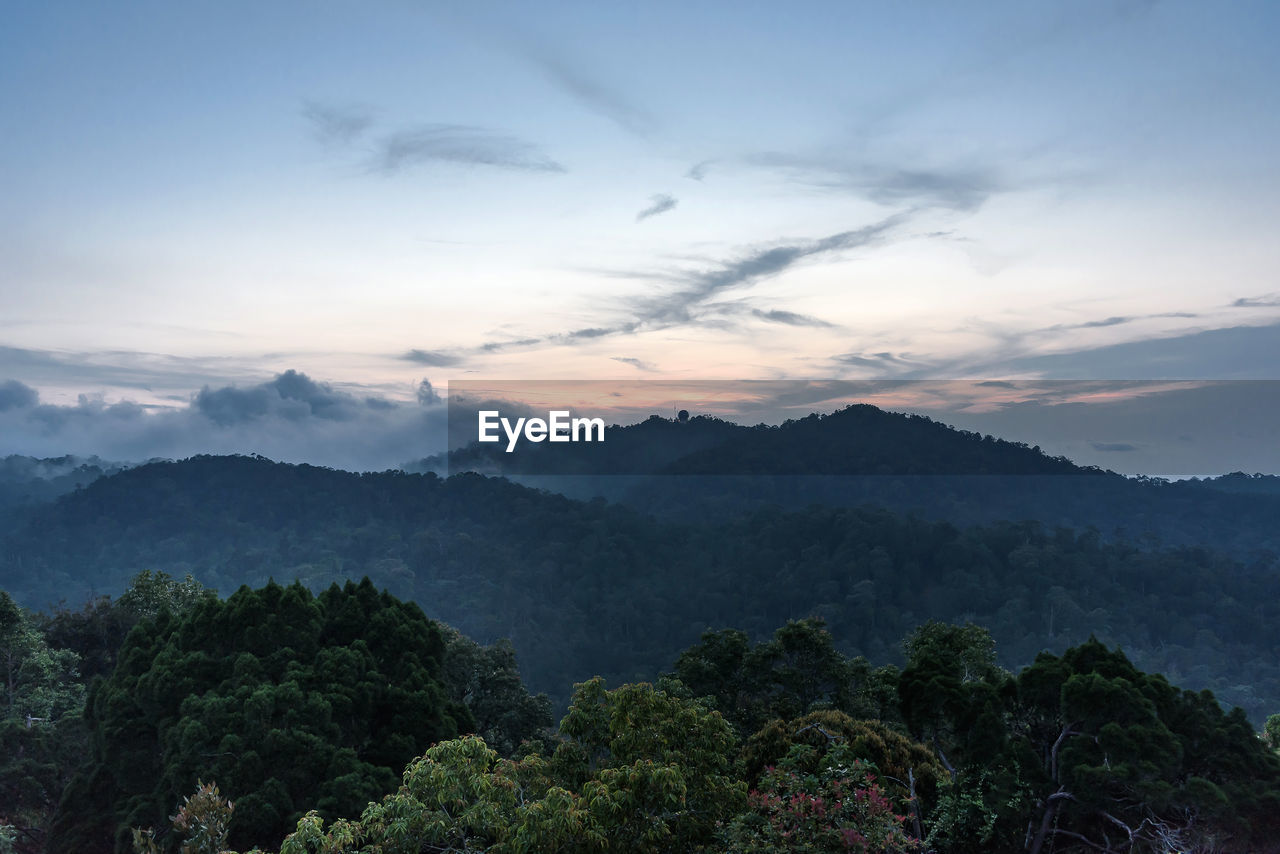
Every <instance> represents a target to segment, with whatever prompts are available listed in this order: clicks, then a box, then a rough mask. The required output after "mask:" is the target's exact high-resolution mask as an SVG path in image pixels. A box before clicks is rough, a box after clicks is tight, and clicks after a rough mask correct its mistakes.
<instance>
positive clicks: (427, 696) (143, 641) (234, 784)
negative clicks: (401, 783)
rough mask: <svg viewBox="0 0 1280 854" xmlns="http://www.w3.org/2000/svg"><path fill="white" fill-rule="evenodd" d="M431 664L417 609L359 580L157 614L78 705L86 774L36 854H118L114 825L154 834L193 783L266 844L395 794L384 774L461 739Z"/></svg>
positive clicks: (435, 644)
mask: <svg viewBox="0 0 1280 854" xmlns="http://www.w3.org/2000/svg"><path fill="white" fill-rule="evenodd" d="M443 658H444V641H443V639H442V637H441V634H440V631H439V629H438V628H437V627H436V626H435V625H434V624H432V623H431V622H430V621H429V620H427V619H426V617H425V616H424V615H423V614H422V612H421V610H420V609H418V607H417V606H416V605H411V604H406V603H403V602H400V601H398V600H396V599H395V598H393V597H391V596H390V595H389V594H386V593H381V594H380V593H379V592H378V591H377V590H376V589H375V588H374V587H373V585H372V584H371V583H369V582H368V580H366V581H364V582H362V583H361V584H359V585H356V584H352V583H348V584H347V585H346V586H345V587H341V588H340V587H337V586H336V585H335V586H333V587H331V588H329V589H328V590H326V591H324V592H323V593H321V594H320V595H319V596H313V595H312V594H311V593H309V592H308V591H307V590H306V589H305V588H303V587H302V586H301V585H298V584H294V585H292V586H290V587H287V588H286V587H280V586H278V585H274V584H270V585H268V586H267V587H265V588H263V589H261V590H256V591H255V590H250V589H248V588H247V587H246V588H242V589H241V590H239V591H238V592H236V593H235V594H233V595H232V596H231V597H229V598H228V599H227V600H225V601H218V600H216V599H209V598H205V597H203V596H201V597H200V601H199V602H198V604H196V605H195V606H193V607H192V608H191V610H190V611H188V612H187V613H186V614H185V615H180V616H177V615H174V614H173V613H172V612H171V611H169V610H168V609H161V610H160V611H159V612H158V615H157V617H156V619H155V620H154V621H144V622H142V623H140V624H139V625H138V626H137V627H135V629H134V630H133V631H132V632H131V633H130V634H129V636H128V639H127V640H126V641H125V644H124V647H123V648H122V649H121V651H120V655H119V661H118V664H117V667H116V669H115V672H114V673H113V674H112V676H111V677H110V679H108V680H106V681H105V682H99V683H96V684H95V686H94V688H93V690H92V691H91V693H90V697H89V702H88V706H87V709H86V717H87V720H88V722H89V726H90V731H91V757H90V764H89V766H88V767H87V768H86V769H85V771H83V772H82V773H81V774H79V775H78V776H77V777H76V779H75V780H73V781H72V783H71V785H70V786H69V787H68V789H67V791H66V794H65V795H64V798H63V802H62V806H61V807H60V808H59V812H58V815H57V816H56V818H55V821H54V824H53V830H52V833H51V837H50V850H52V851H78V852H79V851H95V850H102V849H103V840H111V839H113V838H114V840H115V848H116V850H118V851H124V850H127V847H128V842H129V840H128V838H127V828H129V827H134V826H156V825H159V824H161V823H162V822H163V818H164V816H165V814H166V810H167V808H168V805H170V804H172V803H175V802H176V801H177V799H178V798H179V797H180V796H181V794H182V793H183V792H184V791H190V787H191V786H192V785H193V784H194V783H195V781H196V778H197V777H198V776H203V777H209V776H212V777H214V778H215V779H217V780H219V781H220V783H222V785H224V786H226V788H227V790H228V791H230V792H233V793H234V794H235V796H236V811H235V815H234V817H233V819H232V821H231V827H230V838H231V842H232V843H233V844H236V845H245V844H250V843H254V842H264V841H269V840H272V839H279V838H280V837H281V836H283V835H284V832H285V831H286V830H287V829H288V828H290V827H292V826H293V825H294V824H295V823H296V822H297V820H298V818H299V817H300V816H301V815H303V813H304V812H305V810H306V808H307V807H315V808H317V809H318V810H320V812H321V813H323V814H326V815H339V814H344V813H345V814H355V813H358V812H359V810H360V809H361V808H362V807H363V805H364V804H365V803H367V802H369V801H371V800H375V799H376V798H378V797H379V796H380V795H382V794H383V793H385V792H387V791H389V790H391V789H393V788H394V786H395V771H394V770H393V769H397V768H401V767H403V766H404V764H405V763H406V762H407V761H408V759H409V758H410V757H412V756H415V755H417V754H419V753H420V752H421V751H422V750H423V749H424V748H425V747H426V746H427V745H429V744H431V743H432V742H435V741H437V740H439V739H441V738H447V737H451V736H453V735H455V734H456V733H457V732H458V731H459V730H460V729H469V728H470V727H471V720H470V716H469V715H468V713H467V711H466V709H465V707H460V706H457V705H455V704H451V703H449V702H448V700H447V699H446V697H445V689H444V686H443V685H442V681H441V680H442V676H443V670H442V661H443ZM163 844H164V847H166V848H167V849H168V850H174V848H175V846H174V845H173V844H172V843H171V842H164V843H163Z"/></svg>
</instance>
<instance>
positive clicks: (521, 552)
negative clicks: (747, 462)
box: [0, 457, 1280, 734]
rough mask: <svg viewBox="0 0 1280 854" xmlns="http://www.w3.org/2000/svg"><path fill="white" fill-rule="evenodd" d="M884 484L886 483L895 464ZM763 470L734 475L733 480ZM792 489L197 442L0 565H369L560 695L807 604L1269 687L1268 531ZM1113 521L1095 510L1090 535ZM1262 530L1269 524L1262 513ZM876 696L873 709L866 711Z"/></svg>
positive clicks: (880, 640)
mask: <svg viewBox="0 0 1280 854" xmlns="http://www.w3.org/2000/svg"><path fill="white" fill-rule="evenodd" d="M791 480H796V479H794V478H793V479H791ZM976 480H978V481H980V483H981V484H983V486H982V489H983V491H982V493H981V494H980V495H971V496H968V497H963V496H960V497H955V498H954V501H955V502H960V503H961V504H963V505H964V506H966V507H971V506H977V505H981V506H984V507H985V506H986V505H987V504H988V503H991V502H995V501H997V500H999V501H1004V500H1005V499H1004V498H1001V496H1004V495H1007V494H1015V495H1017V496H1020V497H1019V498H1018V500H1017V501H1014V506H1013V507H1011V509H1010V512H1011V513H1013V512H1015V511H1016V513H1017V514H1019V516H1023V515H1030V514H1033V513H1035V512H1036V511H1035V510H1034V509H1033V505H1032V503H1031V499H1030V498H1027V497H1026V496H1025V495H1024V493H1025V492H1026V491H1027V490H1029V489H1031V487H1030V486H1028V485H1027V484H1026V483H1024V481H1035V482H1036V483H1039V484H1040V485H1039V486H1037V487H1035V488H1036V489H1039V490H1040V491H1041V492H1043V493H1045V494H1048V495H1052V494H1056V493H1057V492H1059V491H1064V490H1071V489H1077V488H1084V487H1082V486H1080V485H1079V483H1080V482H1086V481H1087V482H1090V483H1092V482H1095V481H1096V482H1098V483H1101V482H1103V481H1107V482H1110V481H1111V478H1108V477H1104V476H1087V477H1073V476H1053V477H1050V478H1049V482H1047V483H1042V482H1040V481H1039V480H1037V478H1035V477H1022V478H1019V477H1011V478H1005V479H1001V478H1000V477H999V476H995V475H993V476H990V477H987V478H985V479H982V478H979V479H976ZM698 482H699V483H701V482H702V481H698ZM879 482H881V483H883V484H886V485H885V486H884V487H883V488H884V489H886V490H887V491H889V492H892V491H893V489H894V488H896V487H893V488H891V486H890V485H889V484H891V483H898V481H896V480H895V479H893V478H880V481H879ZM1117 482H1118V484H1119V485H1118V486H1117V487H1116V488H1121V487H1122V490H1121V491H1122V492H1125V496H1124V497H1123V499H1116V500H1115V501H1114V502H1112V505H1114V504H1117V503H1118V504H1119V505H1121V506H1122V507H1129V506H1131V505H1135V504H1136V503H1140V502H1138V501H1137V499H1136V498H1133V496H1128V495H1127V491H1128V490H1130V489H1131V488H1132V489H1141V490H1147V491H1152V490H1155V491H1156V492H1159V493H1160V494H1161V495H1164V494H1165V493H1164V487H1162V486H1158V485H1153V484H1146V485H1142V484H1130V482H1129V481H1125V480H1124V479H1122V478H1120V479H1117ZM912 483H914V481H908V482H905V483H903V484H902V486H903V488H904V489H905V490H907V491H906V493H904V494H906V495H908V496H912V495H916V494H917V493H916V492H913V491H912V490H914V489H915V487H913V486H911V484H912ZM930 483H932V481H930ZM758 488H759V489H764V487H763V486H761V485H760V484H759V483H757V482H756V481H754V480H753V481H749V482H747V483H745V484H743V485H742V489H743V490H745V491H746V492H747V494H750V495H757V494H758V492H757V489H758ZM797 488H799V487H797ZM922 488H923V487H922ZM975 488H976V487H975ZM694 489H696V485H689V484H686V483H684V482H683V481H675V480H671V479H668V480H665V481H663V498H664V500H665V502H666V503H667V504H668V505H673V506H678V505H679V504H680V502H681V500H682V496H683V495H684V493H685V492H686V491H687V490H694ZM1032 491H1034V490H1032ZM925 492H926V493H927V490H925ZM1175 492H1176V490H1175ZM1194 492H1195V495H1203V496H1207V497H1208V498H1215V497H1225V498H1239V499H1240V500H1243V501H1246V502H1247V501H1259V500H1261V497H1257V496H1230V495H1227V494H1226V493H1221V492H1216V491H1213V490H1205V489H1203V488H1198V489H1196V490H1195V491H1194ZM1173 494H1174V493H1173V492H1170V493H1169V495H1173ZM810 500H811V499H808V498H806V499H804V501H803V502H802V503H801V504H800V505H799V508H798V509H796V510H795V511H786V510H783V509H778V508H776V507H775V508H764V507H761V508H760V509H749V510H742V509H741V508H739V509H737V510H733V511H732V512H726V513H724V514H720V515H718V516H711V517H708V516H706V515H702V516H699V515H696V514H693V513H686V514H683V515H681V516H680V517H679V518H678V519H675V520H670V519H668V520H667V521H664V520H663V519H658V518H653V517H651V516H648V515H643V514H640V513H636V512H632V511H630V510H628V509H626V508H625V507H619V506H613V505H607V504H604V503H603V502H577V501H571V500H568V499H566V498H564V497H561V496H556V495H549V494H546V493H540V492H537V491H534V490H531V489H526V488H522V487H519V486H516V485H515V484H512V483H508V482H505V481H502V480H496V479H489V478H482V477H479V476H476V475H461V476H455V477H452V478H449V479H448V480H441V479H439V478H436V477H434V476H419V475H407V474H403V473H396V472H384V473H380V474H365V475H356V474H351V473H348V472H338V471H331V470H326V469H319V468H315V467H309V466H289V465H283V464H275V463H271V462H269V461H266V460H261V459H253V458H247V457H204V458H195V459H192V460H187V461H184V462H180V463H157V464H152V465H146V466H140V467H138V468H136V469H130V470H128V471H125V472H121V473H119V474H117V475H113V476H111V477H106V478H102V479H99V480H97V481H95V482H94V483H92V484H91V485H90V486H88V487H87V488H85V489H83V490H79V491H77V492H74V493H71V494H68V495H65V496H63V497H62V498H60V499H58V501H56V502H54V503H53V504H49V505H46V506H45V507H43V508H42V509H41V510H40V511H39V512H38V514H37V517H36V518H33V519H32V520H31V522H30V523H29V524H28V525H26V526H24V527H22V528H20V529H19V530H18V531H16V532H14V533H13V534H11V535H10V536H9V537H8V538H7V539H6V540H5V543H4V546H3V547H2V548H0V587H4V588H5V589H8V590H10V591H11V592H12V593H13V594H14V596H15V598H16V599H18V600H19V601H21V602H24V603H27V604H33V605H34V604H38V603H44V602H47V601H50V600H56V599H58V598H64V597H65V598H66V599H68V600H70V601H79V600H81V599H83V598H85V597H87V596H88V595H89V593H90V592H91V591H92V590H94V589H97V590H123V589H124V588H125V587H126V585H127V584H128V582H129V579H130V578H131V577H133V576H134V575H135V574H136V573H137V572H138V570H139V569H141V568H150V569H152V570H153V571H163V572H166V573H169V574H171V575H172V576H173V577H175V578H183V577H184V576H185V575H186V574H187V573H190V574H191V575H192V576H193V577H195V578H197V579H199V580H200V582H201V583H203V584H206V585H209V586H211V587H215V588H220V589H222V590H224V591H231V590H235V589H236V588H237V587H239V586H240V585H241V584H246V583H247V584H250V585H251V586H255V587H258V586H262V585H264V584H265V583H266V582H267V581H268V579H269V578H271V577H275V578H279V579H288V580H292V579H295V578H297V579H300V580H301V581H302V582H303V583H304V584H306V585H308V586H309V587H310V588H312V589H314V590H319V589H323V588H324V587H326V586H327V585H329V584H330V583H332V582H334V581H339V582H340V581H343V580H345V579H348V578H359V577H361V576H364V575H368V576H369V577H370V578H372V579H373V580H374V581H375V583H377V584H378V585H379V586H381V587H385V588H386V589H388V590H390V591H391V592H393V593H394V594H395V595H397V596H399V597H401V598H406V599H413V600H415V601H417V602H419V603H422V605H423V607H425V608H427V609H429V613H430V615H431V616H432V617H433V618H437V619H440V620H442V621H444V622H446V623H448V624H449V625H452V626H455V627H456V628H457V629H458V630H459V631H461V632H462V633H463V634H465V635H466V636H468V637H471V638H474V639H475V640H477V641H478V642H480V643H482V644H489V643H493V642H494V641H495V640H496V639H497V638H500V637H506V638H509V639H510V641H511V643H512V644H513V645H514V646H515V648H516V649H519V650H520V654H521V667H522V671H523V674H524V676H525V681H526V684H528V685H529V687H530V690H532V691H534V692H535V693H536V692H540V691H541V692H546V693H548V694H549V696H550V697H551V699H552V701H553V705H554V706H560V707H563V706H564V705H565V704H566V703H567V700H568V693H569V690H568V687H569V686H570V685H572V684H573V682H575V681H577V680H580V679H581V678H582V676H583V675H584V674H593V673H598V674H600V675H602V676H605V677H606V678H607V679H609V680H610V682H611V684H619V683H622V682H628V681H634V680H636V679H644V678H653V677H654V676H655V675H656V674H657V673H659V672H660V670H661V669H662V668H664V667H668V666H670V663H671V662H672V661H673V660H674V658H675V657H676V656H677V655H678V654H679V652H680V651H681V650H682V649H685V648H686V647H688V646H689V645H690V644H692V643H694V642H696V641H697V639H698V636H699V635H700V634H701V633H702V632H703V631H705V630H706V629H707V628H708V627H709V626H711V627H716V628H723V627H725V626H734V627H736V628H737V629H739V630H741V631H743V632H745V633H746V636H747V640H748V646H750V645H751V643H752V642H754V641H758V640H767V639H769V638H770V637H771V635H772V633H773V631H774V630H775V629H776V628H777V627H778V626H781V625H783V624H785V622H786V621H787V620H789V619H795V618H798V617H806V616H807V617H822V618H824V619H825V620H826V624H827V626H828V627H829V629H830V631H831V635H832V643H833V644H834V646H835V648H836V649H838V650H840V651H841V652H842V653H844V654H846V655H863V656H865V657H867V658H868V659H869V660H871V661H875V662H877V663H881V664H889V663H898V664H901V663H902V662H903V660H904V659H903V657H902V652H901V650H900V648H899V647H898V645H897V643H898V639H900V638H901V637H903V636H904V635H906V634H907V633H908V632H910V631H911V630H912V629H914V628H915V627H916V626H918V625H919V624H921V623H923V622H926V621H928V620H929V619H935V620H939V621H942V622H947V623H950V622H955V621H964V620H966V619H968V620H972V621H974V622H975V623H979V624H981V625H984V626H986V627H988V628H989V629H990V631H991V635H992V637H993V638H995V639H996V640H997V641H998V643H999V649H1000V653H1001V657H1002V659H1001V663H1002V664H1004V665H1005V666H1007V667H1012V666H1015V665H1021V664H1025V663H1027V662H1030V661H1031V660H1032V659H1033V658H1034V657H1035V655H1036V654H1037V653H1038V652H1040V651H1041V650H1046V649H1047V650H1050V651H1052V652H1055V653H1061V652H1062V651H1063V650H1065V649H1066V648H1067V647H1069V646H1071V645H1072V644H1073V643H1081V642H1083V641H1084V640H1086V639H1087V638H1088V636H1089V634H1090V633H1091V632H1093V633H1096V634H1097V635H1098V637H1099V638H1101V639H1102V640H1104V641H1105V642H1107V643H1111V644H1123V645H1124V647H1125V649H1126V650H1127V651H1128V652H1129V654H1130V656H1131V657H1132V658H1133V660H1134V662H1135V663H1136V664H1137V665H1138V666H1140V667H1142V668H1143V669H1145V670H1149V671H1157V672H1163V673H1166V674H1168V675H1169V678H1170V679H1171V680H1172V681H1174V682H1176V683H1177V684H1180V685H1187V686H1190V687H1194V688H1196V689H1199V688H1210V689H1212V690H1213V691H1214V692H1215V694H1216V695H1217V696H1219V697H1222V698H1223V699H1224V700H1225V701H1226V702H1228V703H1231V704H1236V705H1241V706H1242V707H1243V708H1245V709H1246V711H1248V712H1249V714H1250V716H1251V718H1252V719H1253V720H1254V722H1255V724H1256V725H1257V726H1259V727H1261V725H1262V722H1263V719H1264V718H1265V714H1266V713H1269V712H1271V711H1274V710H1275V709H1276V708H1280V662H1278V661H1277V660H1276V658H1275V656H1274V655H1272V654H1271V650H1272V649H1273V648H1274V647H1275V646H1277V645H1278V644H1280V595H1277V589H1276V582H1275V578H1276V577H1277V576H1276V574H1275V572H1274V555H1275V553H1276V551H1277V547H1280V540H1276V541H1275V542H1272V543H1271V548H1272V551H1271V552H1270V553H1268V552H1266V551H1262V550H1258V549H1254V550H1251V551H1249V552H1242V553H1240V556H1238V557H1234V558H1233V557H1228V556H1226V555H1225V554H1223V553H1220V552H1213V551H1208V550H1206V549H1203V548H1191V547H1187V548H1160V547H1158V545H1156V544H1154V543H1151V542H1146V541H1142V545H1133V544H1128V543H1126V542H1123V541H1120V540H1115V539H1114V538H1111V539H1110V541H1109V539H1108V537H1107V536H1104V535H1103V534H1101V533H1098V532H1094V531H1089V530H1087V529H1081V530H1077V531H1069V530H1066V529H1062V528H1057V527H1054V525H1055V524H1057V523H1058V522H1059V521H1060V520H1062V519H1064V518H1065V517H1064V516H1063V515H1062V514H1060V513H1056V512H1053V513H1049V512H1046V513H1045V515H1044V517H1043V518H1045V519H1046V520H1047V521H1046V523H1045V524H1043V525H1041V524H1038V523H1033V522H1018V523H1010V522H992V523H990V524H988V525H986V526H985V527H977V528H967V529H961V528H957V527H955V526H953V525H951V524H946V523H941V522H936V521H926V520H924V519H920V518H913V517H910V516H904V515H900V514H896V513H892V512H889V511H886V510H883V509H874V508H871V507H865V506H860V507H856V508H848V507H820V506H808V504H809V501H810ZM913 500H914V499H912V498H910V497H908V498H903V499H902V501H903V502H908V506H910V505H909V502H910V501H913ZM947 500H952V499H947ZM1170 500H1172V499H1170ZM1179 500H1181V499H1179ZM1197 500H1198V499H1197ZM1277 500H1280V499H1277ZM1187 501H1188V502H1191V503H1190V504H1188V505H1187V506H1188V507H1194V506H1196V505H1195V502H1194V500H1193V499H1192V498H1187ZM1094 503H1105V502H1102V499H1101V498H1099V499H1098V501H1097V502H1094ZM1174 503H1175V504H1177V502H1174ZM1112 505H1107V506H1112ZM899 506H901V504H900V503H899ZM1177 507H1178V508H1182V507H1183V505H1182V504H1177ZM1184 509H1185V508H1184ZM1153 512H1154V511H1153ZM1171 512H1172V511H1171ZM1179 512H1180V513H1181V512H1182V510H1179ZM1187 512H1190V511H1187ZM1275 515H1276V514H1274V513H1272V514H1270V515H1268V516H1267V518H1268V519H1269V520H1273V519H1274V518H1275ZM1116 518H1117V519H1118V517H1116ZM1143 518H1152V519H1156V518H1163V517H1161V516H1159V514H1155V515H1151V514H1148V516H1144V517H1143ZM1179 518H1180V519H1182V521H1181V522H1180V523H1179V525H1178V527H1179V529H1180V530H1182V531H1185V532H1188V536H1191V537H1194V536H1198V534H1196V532H1197V531H1198V530H1199V529H1198V528H1197V520H1196V518H1195V517H1194V513H1192V514H1191V517H1190V518H1186V517H1185V516H1179ZM1117 524H1119V522H1117V521H1114V520H1113V521H1107V522H1105V525H1106V531H1107V532H1108V534H1109V533H1110V531H1111V530H1112V529H1113V528H1114V526H1115V525H1117ZM1144 525H1145V523H1143V522H1141V521H1140V520H1139V521H1135V522H1134V523H1133V525H1132V526H1131V527H1130V530H1131V532H1132V536H1133V537H1135V538H1141V537H1143V536H1144V534H1145V532H1146V531H1147V530H1148V528H1147V527H1144ZM1258 530H1262V529H1261V528H1259V529H1258ZM1266 530H1267V531H1270V532H1271V536H1272V537H1273V538H1274V532H1275V526H1274V524H1273V523H1271V522H1268V526H1267V527H1266ZM1255 545H1260V546H1265V545H1266V544H1265V543H1256V544H1255ZM602 637H609V638H611V639H612V640H611V642H610V643H601V642H600V638H602ZM87 661H88V659H87V657H86V662H87ZM873 701H874V702H879V701H878V700H874V698H873ZM845 710H846V711H849V712H850V713H852V714H855V716H858V717H863V716H874V715H875V713H874V712H872V711H871V710H866V711H858V710H854V709H845ZM803 711H805V710H804V709H796V710H793V711H792V710H789V711H787V712H786V715H787V716H793V715H794V714H796V713H803ZM779 712H781V710H779ZM728 713H729V711H728V710H726V714H728ZM892 714H893V710H891V709H884V708H882V709H881V710H880V714H879V716H881V717H884V716H886V715H888V716H892ZM767 719H768V716H764V717H763V718H757V720H755V721H753V722H752V723H751V724H749V725H747V726H745V727H743V730H742V731H743V733H744V734H745V733H749V732H753V731H754V729H755V728H758V726H759V725H760V723H763V720H767Z"/></svg>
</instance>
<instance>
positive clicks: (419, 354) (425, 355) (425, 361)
mask: <svg viewBox="0 0 1280 854" xmlns="http://www.w3.org/2000/svg"><path fill="white" fill-rule="evenodd" d="M400 358H402V359H404V360H405V361H407V362H417V363H418V364H419V365H427V366H428V367H432V368H448V367H452V366H453V365H457V364H459V363H460V362H462V359H461V357H459V356H455V355H453V354H451V353H446V352H443V351H441V350H410V351H409V352H408V353H405V354H404V355H403V356H401V357H400Z"/></svg>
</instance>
